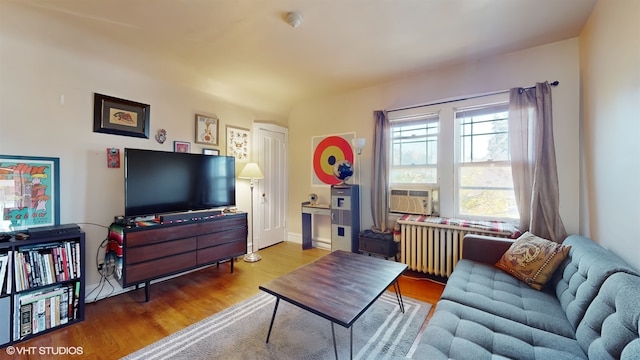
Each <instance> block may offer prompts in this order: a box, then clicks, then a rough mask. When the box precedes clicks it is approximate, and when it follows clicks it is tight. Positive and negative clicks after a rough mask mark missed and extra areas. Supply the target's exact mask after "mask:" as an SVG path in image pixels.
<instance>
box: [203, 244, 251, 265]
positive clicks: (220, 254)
mask: <svg viewBox="0 0 640 360" xmlns="http://www.w3.org/2000/svg"><path fill="white" fill-rule="evenodd" d="M246 253H247V242H246V241H235V242H230V243H227V244H223V245H219V246H212V247H209V248H206V249H201V250H198V265H203V264H208V263H212V262H215V261H218V260H223V259H229V258H231V257H234V256H240V255H244V254H246Z"/></svg>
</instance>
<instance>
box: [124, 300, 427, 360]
mask: <svg viewBox="0 0 640 360" xmlns="http://www.w3.org/2000/svg"><path fill="white" fill-rule="evenodd" d="M403 300H404V307H405V313H404V314H403V313H401V312H400V307H399V306H398V301H397V300H396V296H395V294H394V293H390V292H385V293H384V294H382V296H380V298H379V299H378V300H376V302H374V303H373V305H371V307H370V308H369V309H368V310H367V311H366V312H365V313H364V314H363V315H362V316H361V317H360V318H359V319H358V320H357V321H356V322H355V323H354V324H353V358H354V359H402V358H404V357H405V355H406V354H407V352H408V351H409V350H410V349H411V345H412V344H413V342H414V340H415V339H416V337H417V335H418V333H419V331H420V328H421V327H422V324H423V323H424V321H425V319H426V317H427V314H428V313H429V309H430V308H431V305H430V304H427V303H424V302H421V301H418V300H415V299H411V298H408V297H406V296H405V297H403ZM274 305H275V297H273V296H272V295H269V294H267V293H260V294H258V295H255V296H254V297H252V298H250V299H248V300H245V301H243V302H241V303H239V304H236V305H234V306H232V307H230V308H228V309H225V310H223V311H221V312H219V313H217V314H214V315H212V316H210V317H208V318H206V319H204V320H202V321H200V322H198V323H195V324H193V325H191V326H189V327H187V328H185V329H182V330H180V331H179V332H177V333H174V334H172V335H170V336H168V337H166V338H164V339H162V340H160V341H158V342H156V343H154V344H151V345H149V346H147V347H145V348H143V349H141V350H138V351H136V352H134V353H132V354H130V355H128V356H126V357H124V358H123V359H125V360H151V359H189V360H198V359H225V360H230V359H231V360H232V359H274V360H275V359H277V360H284V359H334V358H335V354H334V350H333V338H332V335H331V322H330V321H329V320H326V319H324V318H322V317H320V316H317V315H314V314H312V313H310V312H308V311H306V310H303V309H300V308H298V307H296V306H294V305H291V304H289V303H288V302H286V301H280V304H279V306H278V313H277V315H276V318H275V321H274V324H273V330H272V332H271V338H270V339H269V343H268V344H267V343H265V340H266V337H267V332H268V330H269V323H270V321H271V316H272V314H273V307H274ZM335 332H336V341H337V348H338V357H339V358H340V359H348V358H349V329H347V328H344V327H342V326H340V325H335Z"/></svg>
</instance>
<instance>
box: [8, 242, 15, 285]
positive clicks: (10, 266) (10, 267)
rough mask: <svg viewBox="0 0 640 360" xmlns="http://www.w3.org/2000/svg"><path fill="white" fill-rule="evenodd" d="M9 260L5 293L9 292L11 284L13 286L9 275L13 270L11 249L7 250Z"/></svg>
mask: <svg viewBox="0 0 640 360" xmlns="http://www.w3.org/2000/svg"><path fill="white" fill-rule="evenodd" d="M8 255H9V262H8V263H7V269H8V271H7V294H11V292H12V286H13V276H11V272H12V271H13V256H14V253H13V251H9V254H8Z"/></svg>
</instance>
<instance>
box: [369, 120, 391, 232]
mask: <svg viewBox="0 0 640 360" xmlns="http://www.w3.org/2000/svg"><path fill="white" fill-rule="evenodd" d="M373 120H374V127H375V129H374V133H373V179H372V182H371V215H372V216H373V228H372V229H371V230H373V231H376V232H390V231H391V229H389V228H388V227H387V217H388V215H389V209H388V208H387V199H388V196H389V195H388V188H389V118H388V116H387V112H386V111H382V110H378V111H374V112H373Z"/></svg>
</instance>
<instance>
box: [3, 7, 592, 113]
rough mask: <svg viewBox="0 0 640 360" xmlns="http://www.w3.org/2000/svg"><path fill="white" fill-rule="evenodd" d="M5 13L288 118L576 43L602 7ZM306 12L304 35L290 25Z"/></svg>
mask: <svg viewBox="0 0 640 360" xmlns="http://www.w3.org/2000/svg"><path fill="white" fill-rule="evenodd" d="M2 1H11V2H14V3H15V4H20V5H19V6H28V7H31V8H35V9H37V10H38V11H42V12H44V13H45V14H47V16H53V17H58V18H60V19H61V20H62V21H64V22H65V23H67V24H69V25H71V26H73V27H78V28H79V30H80V31H82V32H87V33H94V34H95V35H97V36H100V37H106V38H109V39H111V40H113V41H117V42H119V43H121V44H125V45H126V46H129V47H130V48H131V49H132V51H141V52H143V53H145V54H146V55H148V56H150V57H153V58H155V59H164V64H166V65H165V66H166V67H168V69H167V71H163V72H161V73H158V74H157V76H174V78H173V79H170V80H171V81H180V82H183V83H184V85H186V86H190V87H195V88H199V89H202V90H204V91H207V92H209V93H212V94H213V95H216V96H219V97H221V98H225V99H227V100H229V101H233V102H236V103H241V104H242V103H243V105H246V106H248V107H254V108H258V109H259V108H263V109H262V110H266V111H272V112H275V113H280V114H286V113H287V112H288V110H289V109H290V108H291V106H293V105H295V104H296V103H297V102H299V101H302V100H304V99H307V98H312V97H316V96H321V95H324V94H329V93H334V92H339V91H343V90H348V89H354V88H359V87H363V86H368V85H373V84H377V83H381V82H385V81H388V80H390V79H393V78H397V77H403V76H411V75H413V74H416V73H419V72H423V71H426V70H431V69H434V68H437V67H441V66H445V65H448V64H452V63H458V62H463V61H469V60H473V59H477V58H482V57H487V56H492V55H496V54H499V53H505V52H512V51H516V50H520V49H525V48H529V47H533V46H538V45H542V44H546V43H550V42H555V41H560V40H565V39H569V38H572V37H576V36H578V35H579V33H580V30H581V29H582V27H583V25H584V23H585V22H586V20H587V18H588V16H589V14H590V13H591V10H592V8H593V6H594V5H595V3H596V2H597V0H2ZM294 10H295V11H298V12H299V13H300V14H301V15H302V16H303V18H304V20H303V22H302V24H301V25H300V26H299V27H297V28H293V27H292V26H290V25H289V24H287V23H286V21H285V17H286V13H287V12H289V11H294ZM172 67H175V68H180V69H181V70H179V71H174V70H172V69H170V68H172ZM185 69H188V71H185ZM178 73H182V74H185V73H189V74H191V75H190V76H180V79H176V78H175V77H176V74H178ZM171 74H173V75H171Z"/></svg>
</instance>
